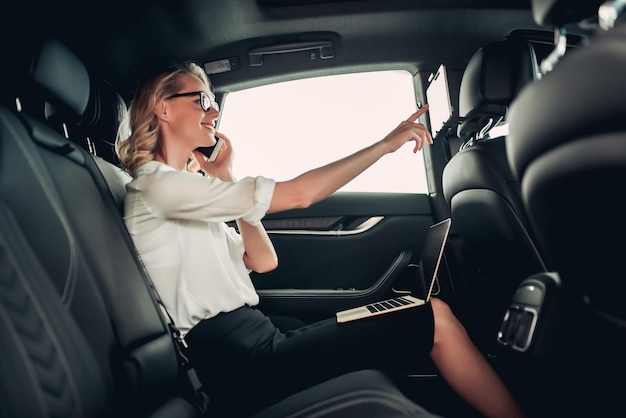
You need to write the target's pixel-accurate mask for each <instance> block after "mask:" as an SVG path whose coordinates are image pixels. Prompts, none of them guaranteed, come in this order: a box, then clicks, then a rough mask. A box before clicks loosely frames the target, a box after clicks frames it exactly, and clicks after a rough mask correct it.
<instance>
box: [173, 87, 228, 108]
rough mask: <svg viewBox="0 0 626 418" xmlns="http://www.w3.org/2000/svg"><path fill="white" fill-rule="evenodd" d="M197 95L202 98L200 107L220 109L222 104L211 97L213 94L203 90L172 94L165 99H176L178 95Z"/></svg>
mask: <svg viewBox="0 0 626 418" xmlns="http://www.w3.org/2000/svg"><path fill="white" fill-rule="evenodd" d="M196 95H198V96H199V98H200V107H201V108H202V110H204V111H205V112H208V111H209V110H210V109H211V108H213V109H215V110H217V111H218V112H219V111H220V105H218V104H217V102H216V101H214V100H213V99H211V96H209V95H208V94H206V93H205V92H203V91H190V92H189V93H178V94H172V95H171V96H168V97H166V98H165V100H169V99H174V98H176V97H187V96H196Z"/></svg>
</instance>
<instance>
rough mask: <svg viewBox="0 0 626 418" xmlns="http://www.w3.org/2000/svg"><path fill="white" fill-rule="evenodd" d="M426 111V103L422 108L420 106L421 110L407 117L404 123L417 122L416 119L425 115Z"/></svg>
mask: <svg viewBox="0 0 626 418" xmlns="http://www.w3.org/2000/svg"><path fill="white" fill-rule="evenodd" d="M427 110H428V103H427V104H425V105H424V106H422V107H421V108H419V109H417V112H415V113H413V114H412V115H411V116H409V118H408V119H407V120H406V121H407V122H415V121H416V120H417V118H419V117H420V116H422V115H423V114H424V113H426V111H427Z"/></svg>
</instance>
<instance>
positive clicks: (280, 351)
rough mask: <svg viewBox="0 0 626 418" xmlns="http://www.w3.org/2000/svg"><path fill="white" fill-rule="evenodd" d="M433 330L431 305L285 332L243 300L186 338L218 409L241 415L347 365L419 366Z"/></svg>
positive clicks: (400, 370)
mask: <svg viewBox="0 0 626 418" xmlns="http://www.w3.org/2000/svg"><path fill="white" fill-rule="evenodd" d="M433 335H434V320H433V313H432V308H431V306H430V304H426V305H424V306H421V307H417V308H415V309H406V310H402V311H398V312H393V313H390V314H387V315H380V316H375V317H372V318H369V319H365V320H361V321H354V322H349V323H345V324H337V322H336V320H335V318H334V317H333V318H329V319H327V320H323V321H319V322H316V323H313V324H310V325H306V326H304V327H301V328H298V329H295V330H290V331H287V332H281V331H280V330H279V329H278V328H277V327H276V326H275V325H274V324H273V323H272V321H271V320H270V319H269V318H268V317H267V316H265V315H264V314H263V313H262V312H261V311H259V310H258V309H255V308H251V307H248V306H244V307H241V308H239V309H236V310H234V311H232V312H228V313H221V314H219V315H217V316H216V317H214V318H211V319H206V320H203V321H201V322H199V323H198V324H197V325H196V326H195V327H193V328H192V329H191V331H190V332H189V333H188V334H187V336H186V337H185V339H186V341H187V344H188V345H189V352H188V355H189V357H190V359H191V361H192V363H193V364H194V366H195V367H196V370H197V371H198V374H199V376H200V379H201V380H202V383H203V385H204V386H205V387H206V388H207V392H208V393H209V396H210V397H211V399H212V403H213V406H214V408H216V410H217V411H216V412H218V413H219V412H220V411H221V415H223V416H228V417H237V416H246V415H249V414H251V413H253V412H255V411H257V410H260V409H262V408H264V407H265V406H268V405H271V404H273V403H276V402H277V401H279V400H281V399H283V398H285V397H286V396H289V395H290V394H292V393H295V392H298V391H300V390H303V389H305V388H307V387H310V386H312V385H314V384H316V383H319V382H321V381H324V380H327V379H330V378H332V377H335V376H338V375H341V374H344V373H347V372H350V371H354V370H361V369H380V370H384V371H386V372H387V373H389V374H390V375H399V376H401V375H403V374H405V373H409V372H411V371H414V370H416V369H417V367H418V366H419V365H420V364H425V363H426V362H429V361H430V356H429V355H430V351H431V349H432V345H433Z"/></svg>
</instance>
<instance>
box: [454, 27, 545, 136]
mask: <svg viewBox="0 0 626 418" xmlns="http://www.w3.org/2000/svg"><path fill="white" fill-rule="evenodd" d="M539 76H540V75H539V67H538V64H537V58H536V56H535V51H534V48H533V46H532V44H531V43H530V42H529V41H528V40H526V39H523V38H505V39H503V40H501V41H498V42H495V43H492V44H489V45H486V46H484V47H482V48H480V49H479V50H478V51H477V52H476V53H475V54H474V55H473V56H472V58H471V59H470V61H469V63H468V64H467V67H466V68H465V71H464V73H463V77H462V79H461V87H460V91H459V116H460V117H461V120H462V121H463V122H461V124H460V125H459V127H458V130H457V134H458V136H459V137H460V138H461V140H462V141H463V142H465V141H466V140H467V139H469V138H470V137H472V136H474V135H475V134H476V133H478V132H480V131H481V130H482V129H483V128H484V127H485V126H486V125H487V123H488V121H489V119H492V126H493V125H495V124H496V123H497V122H499V121H500V120H501V119H502V118H503V117H504V116H505V115H506V112H507V110H508V107H509V105H510V104H511V102H512V101H513V99H514V98H515V97H516V96H517V94H518V92H519V91H520V90H521V89H522V88H523V87H525V86H526V85H527V84H528V83H530V82H532V81H534V80H536V79H538V78H539Z"/></svg>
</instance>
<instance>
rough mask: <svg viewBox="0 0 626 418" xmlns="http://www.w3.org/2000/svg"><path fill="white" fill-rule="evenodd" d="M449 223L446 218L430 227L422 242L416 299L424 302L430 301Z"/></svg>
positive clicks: (446, 238)
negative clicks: (418, 290)
mask: <svg viewBox="0 0 626 418" xmlns="http://www.w3.org/2000/svg"><path fill="white" fill-rule="evenodd" d="M450 223H451V220H450V218H448V219H444V220H443V221H441V222H437V223H436V224H434V225H431V227H430V228H429V229H428V232H427V234H426V239H425V240H424V247H423V248H422V254H421V256H420V263H419V265H420V275H421V277H420V278H419V280H418V283H420V284H421V286H420V287H421V289H420V294H419V295H418V297H419V298H421V299H424V300H425V301H426V302H428V301H429V300H430V294H431V292H432V289H433V286H434V284H435V280H436V278H437V272H438V271H439V265H440V264H441V258H442V256H443V250H444V248H445V246H446V241H447V240H448V232H449V231H450Z"/></svg>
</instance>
